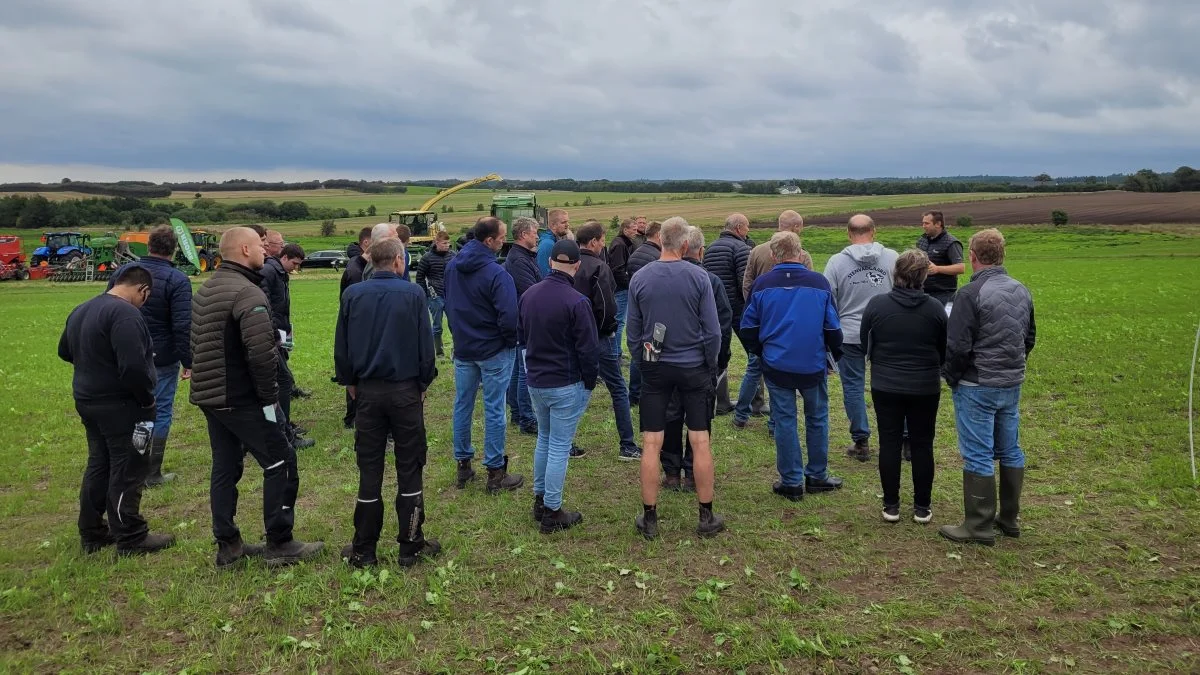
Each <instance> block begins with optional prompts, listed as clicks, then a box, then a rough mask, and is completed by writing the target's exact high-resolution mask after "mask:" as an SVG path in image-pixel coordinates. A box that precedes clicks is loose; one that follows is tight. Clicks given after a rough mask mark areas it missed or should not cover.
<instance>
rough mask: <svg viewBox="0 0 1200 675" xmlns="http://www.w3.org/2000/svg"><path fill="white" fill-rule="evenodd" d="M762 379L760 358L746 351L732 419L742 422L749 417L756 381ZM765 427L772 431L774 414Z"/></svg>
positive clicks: (756, 387)
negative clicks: (744, 371) (743, 371)
mask: <svg viewBox="0 0 1200 675" xmlns="http://www.w3.org/2000/svg"><path fill="white" fill-rule="evenodd" d="M762 379H763V376H762V359H760V358H759V356H758V355H757V354H751V353H750V352H746V374H745V375H742V386H741V387H738V399H737V402H736V403H735V404H734V406H733V419H734V420H736V421H738V422H743V423H744V422H745V421H746V420H748V419H750V408H751V406H752V405H753V401H754V392H755V391H757V390H758V383H759V381H761V380H762ZM770 393H771V392H770V389H769V388H768V390H767V394H768V395H770ZM767 429H768V430H770V431H771V432H772V433H774V431H775V416H774V415H771V416H770V417H769V418H767Z"/></svg>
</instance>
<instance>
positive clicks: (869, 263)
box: [825, 241, 900, 345]
mask: <svg viewBox="0 0 1200 675" xmlns="http://www.w3.org/2000/svg"><path fill="white" fill-rule="evenodd" d="M899 257H900V256H899V254H897V253H896V252H895V251H893V250H892V249H890V248H885V247H884V245H883V244H880V243H879V242H877V241H873V242H871V243H869V244H851V245H849V246H847V247H846V248H844V249H842V252H841V253H838V254H837V255H835V256H833V257H832V258H830V259H829V262H828V263H826V264H825V279H826V280H827V281H828V282H829V288H830V290H831V291H832V292H833V302H834V304H835V305H836V306H837V311H838V319H839V320H840V321H841V322H842V334H843V335H844V336H845V342H846V344H851V345H856V344H859V342H858V339H859V338H858V326H859V323H860V322H861V321H862V315H863V311H864V310H866V308H867V303H869V302H870V301H871V298H874V297H875V296H877V295H883V294H885V293H887V292H888V291H890V290H892V271H893V270H894V269H895V268H896V258H899Z"/></svg>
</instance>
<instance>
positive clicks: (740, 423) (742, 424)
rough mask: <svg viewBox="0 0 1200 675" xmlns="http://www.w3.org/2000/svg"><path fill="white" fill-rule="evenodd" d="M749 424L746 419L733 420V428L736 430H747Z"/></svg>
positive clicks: (735, 418)
mask: <svg viewBox="0 0 1200 675" xmlns="http://www.w3.org/2000/svg"><path fill="white" fill-rule="evenodd" d="M748 422H749V420H744V419H740V418H737V417H734V418H733V428H734V429H739V430H740V429H745V428H746V424H747V423H748Z"/></svg>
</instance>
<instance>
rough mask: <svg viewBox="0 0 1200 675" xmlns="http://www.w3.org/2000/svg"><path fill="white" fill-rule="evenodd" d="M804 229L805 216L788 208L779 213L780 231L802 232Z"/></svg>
mask: <svg viewBox="0 0 1200 675" xmlns="http://www.w3.org/2000/svg"><path fill="white" fill-rule="evenodd" d="M803 230H804V216H802V215H800V214H799V213H796V212H795V211H793V210H791V209H788V210H787V211H784V212H783V213H781V214H779V231H780V232H795V233H796V234H800V233H801V232H802V231H803Z"/></svg>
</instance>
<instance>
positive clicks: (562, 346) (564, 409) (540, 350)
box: [520, 239, 600, 534]
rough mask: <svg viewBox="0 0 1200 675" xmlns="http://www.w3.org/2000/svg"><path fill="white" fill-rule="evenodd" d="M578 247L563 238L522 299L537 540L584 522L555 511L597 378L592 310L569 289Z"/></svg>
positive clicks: (559, 506)
mask: <svg viewBox="0 0 1200 675" xmlns="http://www.w3.org/2000/svg"><path fill="white" fill-rule="evenodd" d="M579 260H580V252H579V245H578V244H576V243H575V242H573V241H571V240H569V239H564V240H562V241H560V242H558V243H556V244H555V245H554V249H553V250H552V251H551V253H550V276H548V277H546V278H545V279H543V280H542V281H540V282H538V283H536V284H534V285H533V288H530V289H529V290H528V291H526V293H525V295H524V296H522V298H521V302H520V307H521V333H522V336H523V338H524V342H525V363H526V366H527V367H528V369H529V374H528V377H529V395H530V397H531V398H532V399H533V409H534V414H535V415H537V427H538V440H537V446H536V447H535V449H534V452H533V519H534V521H535V522H537V523H539V524H540V525H541V530H542V533H543V534H552V533H554V532H557V531H559V530H565V529H567V528H569V527H572V526H574V525H578V524H579V523H581V522H583V515H582V514H580V513H579V512H577V511H564V510H563V508H562V493H563V484H564V482H565V481H566V478H567V459H568V458H569V456H570V454H571V446H572V445H573V443H572V442H573V441H574V439H575V430H576V429H577V428H578V427H579V420H580V419H581V418H582V417H583V413H584V411H586V410H587V404H588V399H589V397H590V396H591V392H592V390H593V389H595V387H596V377H597V376H598V374H599V350H600V342H599V339H598V337H597V335H596V322H595V319H593V318H592V307H591V304H590V303H589V302H588V300H587V298H585V297H584V296H583V294H582V293H580V292H579V291H577V290H575V289H574V288H573V282H572V278H573V277H574V276H575V274H576V273H577V272H578V271H579Z"/></svg>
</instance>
